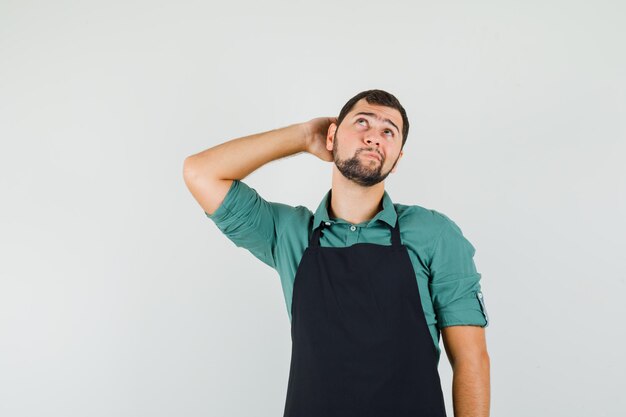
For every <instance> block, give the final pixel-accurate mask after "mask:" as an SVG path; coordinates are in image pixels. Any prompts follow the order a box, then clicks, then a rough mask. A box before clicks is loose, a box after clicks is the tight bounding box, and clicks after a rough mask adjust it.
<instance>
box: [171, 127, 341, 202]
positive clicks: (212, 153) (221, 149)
mask: <svg viewBox="0 0 626 417" xmlns="http://www.w3.org/2000/svg"><path fill="white" fill-rule="evenodd" d="M336 120H337V119H336V118H332V117H319V118H315V119H311V120H309V121H308V122H306V123H296V124H293V125H289V126H286V127H283V128H280V129H274V130H270V131H267V132H263V133H257V134H254V135H250V136H244V137H241V138H237V139H232V140H230V141H228V142H224V143H222V144H219V145H217V146H214V147H212V148H209V149H206V150H204V151H202V152H200V153H197V154H194V155H191V156H188V157H187V158H185V162H184V165H183V177H184V179H185V184H186V185H187V188H189V191H191V194H192V195H193V197H194V198H195V199H196V201H198V203H199V204H200V206H202V208H203V209H204V211H205V212H207V213H208V214H213V212H214V211H215V210H217V208H218V207H219V206H220V204H221V203H222V201H223V200H224V197H225V196H226V194H227V193H228V190H229V188H230V186H231V183H232V182H233V180H241V179H244V178H245V177H246V176H248V175H249V174H250V173H252V172H253V171H255V170H257V169H258V168H260V167H261V166H263V165H265V164H267V163H268V162H271V161H273V160H276V159H279V158H283V157H286V156H290V155H294V154H297V153H300V152H309V153H312V154H314V155H316V156H318V157H319V158H320V159H323V160H325V161H332V155H331V153H330V152H329V151H327V150H326V148H325V142H326V134H327V131H328V127H329V126H330V124H331V123H333V122H336Z"/></svg>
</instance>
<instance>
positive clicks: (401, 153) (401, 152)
mask: <svg viewBox="0 0 626 417" xmlns="http://www.w3.org/2000/svg"><path fill="white" fill-rule="evenodd" d="M402 155H404V151H400V155H398V160H397V161H396V165H395V166H394V167H393V169H392V170H391V172H394V173H395V172H396V169H398V164H399V163H400V160H401V159H402Z"/></svg>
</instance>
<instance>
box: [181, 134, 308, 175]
mask: <svg viewBox="0 0 626 417" xmlns="http://www.w3.org/2000/svg"><path fill="white" fill-rule="evenodd" d="M308 134H309V132H308V130H307V127H306V125H305V124H304V123H297V124H293V125H289V126H286V127H283V128H280V129H273V130H270V131H267V132H262V133H257V134H254V135H250V136H244V137H241V138H237V139H232V140H230V141H228V142H224V143H222V144H220V145H217V146H214V147H212V148H209V149H206V150H204V151H202V152H199V153H197V154H194V155H191V156H189V157H187V159H185V165H184V169H185V171H193V174H194V175H197V176H202V177H206V176H212V177H213V178H215V179H230V180H236V179H237V180H241V179H243V178H245V177H246V176H248V175H249V174H250V173H251V172H253V171H255V170H256V169H258V168H259V167H261V166H263V165H265V164H267V163H268V162H271V161H273V160H275V159H279V158H283V157H286V156H289V155H294V154H297V153H300V152H304V151H305V150H306V146H307V140H308Z"/></svg>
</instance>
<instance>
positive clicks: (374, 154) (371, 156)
mask: <svg viewBox="0 0 626 417" xmlns="http://www.w3.org/2000/svg"><path fill="white" fill-rule="evenodd" d="M363 153H364V154H365V156H367V157H369V158H374V159H378V160H379V161H381V160H382V159H381V157H380V155H379V154H377V153H376V152H363Z"/></svg>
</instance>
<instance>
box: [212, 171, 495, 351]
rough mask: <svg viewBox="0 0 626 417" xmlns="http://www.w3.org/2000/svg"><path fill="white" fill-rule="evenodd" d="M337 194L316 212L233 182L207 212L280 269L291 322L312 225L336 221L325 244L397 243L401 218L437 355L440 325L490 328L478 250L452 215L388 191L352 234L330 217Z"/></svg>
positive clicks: (343, 223) (324, 238)
mask: <svg viewBox="0 0 626 417" xmlns="http://www.w3.org/2000/svg"><path fill="white" fill-rule="evenodd" d="M331 191H332V190H329V191H328V192H327V193H326V195H325V196H324V198H323V199H322V201H321V203H320V205H319V207H318V208H317V210H316V211H315V213H312V212H311V211H310V210H309V209H308V208H306V207H304V206H296V207H294V206H290V205H287V204H282V203H276V202H270V201H267V200H265V199H263V198H262V197H261V196H260V195H259V194H258V193H257V192H256V190H255V189H254V188H251V187H249V186H248V185H247V184H245V183H244V182H242V181H239V180H235V181H233V183H232V185H231V187H230V189H229V190H228V193H227V195H226V197H225V198H224V201H223V202H222V204H221V205H220V206H219V207H218V209H217V210H216V211H215V212H214V213H213V214H212V215H210V214H208V213H206V212H205V215H206V216H207V217H208V218H209V219H211V220H213V221H214V222H215V224H216V226H217V227H218V228H219V229H220V230H221V231H222V233H224V235H226V237H227V238H228V239H230V240H231V241H232V242H233V243H234V244H235V245H236V246H238V247H241V248H245V249H247V250H248V251H250V252H251V253H252V254H253V255H254V256H255V257H257V258H258V259H260V260H261V261H262V262H264V263H265V264H267V265H269V266H270V267H272V268H274V269H275V270H276V271H277V272H278V275H279V276H280V281H281V285H282V289H283V294H284V297H285V303H286V307H287V313H288V315H289V320H290V321H291V300H292V294H293V283H294V278H295V274H296V270H297V268H298V265H299V263H300V259H301V258H302V255H303V253H304V250H305V249H306V247H307V246H308V243H309V236H310V234H311V231H312V230H313V228H314V225H315V226H316V225H319V223H320V222H321V221H325V222H329V223H331V225H330V227H326V228H325V229H324V233H323V236H322V237H321V239H320V246H323V247H345V246H350V245H353V244H355V243H364V242H365V243H375V244H379V245H391V233H390V229H389V226H391V227H394V226H395V224H396V220H397V219H399V221H400V232H401V236H400V237H401V239H402V244H404V245H405V246H406V247H407V248H408V252H409V256H410V258H411V262H412V264H413V268H414V270H415V278H416V280H417V285H418V288H419V292H420V295H421V302H422V308H423V310H424V315H425V317H426V323H427V324H428V328H429V331H430V334H431V336H432V338H433V342H434V344H435V347H436V349H437V357H438V358H439V356H440V354H441V349H440V348H439V334H440V333H439V332H440V329H441V328H443V327H446V326H456V325H475V326H481V327H485V326H487V325H488V317H487V312H486V310H485V307H484V297H483V295H482V292H481V289H480V284H479V281H480V277H481V274H480V273H478V272H477V271H476V266H475V264H474V261H473V256H474V252H475V249H474V247H473V246H472V244H471V243H470V242H469V241H468V240H467V239H466V238H465V237H464V236H463V234H462V232H461V230H460V229H459V227H458V226H457V225H456V224H455V223H454V222H453V221H452V220H451V219H450V218H448V217H447V216H446V215H445V214H442V213H440V212H437V211H435V210H430V209H426V208H423V207H420V206H417V205H410V206H409V205H403V204H397V203H393V202H392V200H391V198H390V197H389V195H388V193H387V192H386V191H385V193H384V196H383V209H382V210H381V211H380V212H378V213H377V214H376V216H374V218H372V219H371V220H368V221H366V222H363V223H359V224H355V225H354V226H355V230H354V231H353V230H351V226H353V225H352V224H350V223H348V222H346V221H345V220H343V219H336V218H329V216H328V211H327V207H328V202H329V200H330V195H331ZM394 207H395V211H394ZM396 212H397V213H396ZM385 223H386V224H385ZM387 225H389V226H387Z"/></svg>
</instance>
